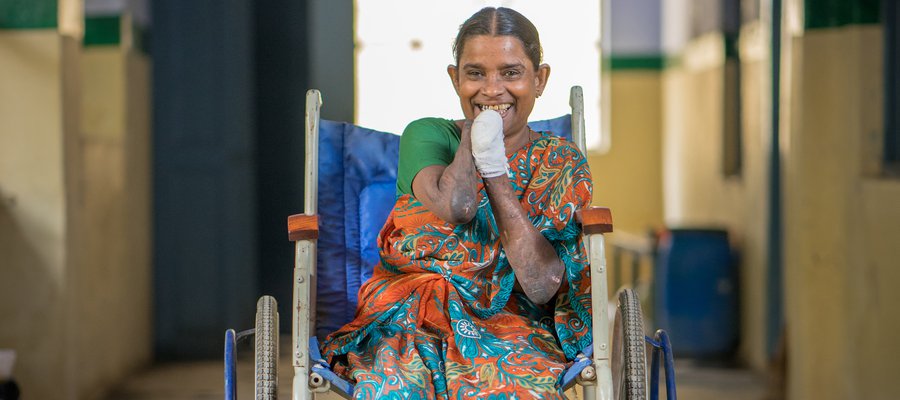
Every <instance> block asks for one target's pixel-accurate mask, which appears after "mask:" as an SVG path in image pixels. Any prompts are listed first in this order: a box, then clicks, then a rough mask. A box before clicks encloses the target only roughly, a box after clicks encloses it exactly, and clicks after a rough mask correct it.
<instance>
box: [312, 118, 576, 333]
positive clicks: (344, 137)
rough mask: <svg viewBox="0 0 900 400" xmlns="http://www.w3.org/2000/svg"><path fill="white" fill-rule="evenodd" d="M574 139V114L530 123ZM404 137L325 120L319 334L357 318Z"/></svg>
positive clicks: (320, 206)
mask: <svg viewBox="0 0 900 400" xmlns="http://www.w3.org/2000/svg"><path fill="white" fill-rule="evenodd" d="M528 125H529V126H530V127H531V129H534V130H535V131H550V132H553V134H554V135H556V136H561V137H564V138H566V139H567V140H572V128H571V116H570V115H568V114H567V115H564V116H562V117H559V118H554V119H550V120H544V121H537V122H530V123H529V124H528ZM399 149H400V136H397V135H393V134H390V133H386V132H379V131H375V130H372V129H367V128H362V127H359V126H356V125H353V124H349V123H345V122H333V121H327V120H320V122H319V181H318V183H319V184H318V213H319V239H318V247H317V250H318V257H317V264H318V268H317V271H316V272H317V284H316V292H317V293H316V335H317V336H319V337H320V338H324V337H325V336H326V335H327V334H329V333H331V332H334V331H335V330H337V329H338V328H340V327H341V326H343V325H344V324H346V323H347V322H350V320H352V319H353V316H354V314H355V313H356V303H357V294H358V292H359V287H360V286H361V285H362V283H363V282H365V281H366V280H367V279H369V277H371V276H372V269H373V266H374V265H375V263H377V262H378V248H377V245H376V240H377V237H378V233H379V231H381V228H382V226H383V225H384V222H385V221H386V220H387V216H388V214H390V211H391V209H392V208H393V206H394V202H395V201H396V199H397V196H396V190H397V189H396V188H397V186H396V184H397V159H398V154H399Z"/></svg>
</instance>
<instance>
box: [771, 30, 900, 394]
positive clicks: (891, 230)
mask: <svg viewBox="0 0 900 400" xmlns="http://www.w3.org/2000/svg"><path fill="white" fill-rule="evenodd" d="M881 43H882V39H881V28H880V26H878V25H849V26H842V27H828V28H823V29H814V30H808V31H806V32H805V33H802V34H800V35H797V36H795V37H793V38H792V47H793V55H792V57H791V60H792V61H793V65H792V67H791V72H792V74H793V76H794V77H795V80H794V82H793V84H792V85H791V88H790V90H791V95H792V96H793V98H794V100H795V101H793V102H792V103H790V108H789V111H790V113H791V120H792V121H793V124H792V125H791V126H790V134H789V142H788V143H789V153H788V155H787V157H786V162H785V168H786V171H785V172H786V185H785V187H786V192H785V196H786V207H785V218H786V220H785V223H786V224H785V227H786V232H785V246H784V248H785V265H787V266H788V268H787V269H786V271H785V272H786V275H785V287H786V290H785V301H786V321H787V324H788V334H789V336H788V349H789V362H788V365H789V371H788V376H789V387H788V388H789V397H790V398H796V399H803V398H816V399H888V398H893V397H895V393H897V392H898V391H900V382H898V381H897V380H896V379H893V378H892V371H893V365H892V364H893V363H892V355H895V354H900V345H898V344H897V342H896V340H893V336H894V333H895V332H897V331H898V329H900V317H898V314H897V312H896V309H895V307H894V306H895V305H896V304H900V293H898V291H897V290H896V289H895V288H896V286H897V285H898V284H900V270H898V269H897V260H898V259H900V249H898V247H897V243H898V242H900V224H898V223H897V221H900V207H897V204H900V181H898V180H897V179H884V178H881V177H879V176H878V175H877V174H872V173H871V172H868V171H869V170H870V169H871V168H864V166H866V165H871V164H872V163H873V162H875V163H877V162H878V159H879V154H878V153H879V152H878V149H877V145H876V146H872V144H873V143H876V144H877V143H879V141H880V138H881V137H882V134H883V132H882V128H881V117H882V114H881V113H882V111H881V110H882V103H881V102H882V96H883V90H884V89H883V87H884V85H883V81H882V66H881V60H882V58H881V57H882V53H881V49H882V47H881Z"/></svg>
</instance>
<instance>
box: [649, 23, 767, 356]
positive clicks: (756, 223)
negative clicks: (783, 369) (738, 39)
mask: <svg viewBox="0 0 900 400" xmlns="http://www.w3.org/2000/svg"><path fill="white" fill-rule="evenodd" d="M744 34H745V35H744V36H745V39H744V40H742V43H741V47H742V49H741V50H742V52H743V53H746V54H748V55H749V56H747V57H744V58H743V59H742V68H743V70H742V79H741V90H742V100H741V101H742V113H743V119H742V130H743V132H742V146H743V167H742V171H741V174H740V176H735V177H726V176H725V175H724V173H723V167H722V164H723V162H722V160H723V151H722V147H723V145H722V143H723V126H724V125H723V120H724V109H723V106H722V105H723V104H724V100H723V98H724V74H725V69H724V52H723V49H724V45H723V38H722V36H721V35H718V34H710V35H706V36H702V37H700V38H697V39H695V40H694V41H692V42H690V43H689V44H688V46H687V47H686V48H685V50H684V52H683V53H682V54H681V59H680V62H679V63H678V64H677V65H675V66H672V67H670V68H667V69H666V71H665V74H664V77H663V93H664V94H663V115H664V122H663V155H662V158H663V161H662V168H663V192H664V204H665V206H664V207H665V221H666V224H667V225H668V226H692V227H696V226H701V227H721V228H726V229H727V230H728V232H729V235H730V238H731V241H732V242H733V245H734V246H735V247H736V248H737V249H738V251H739V254H740V256H741V260H740V266H739V271H740V285H741V288H740V295H741V299H740V302H741V348H740V349H739V355H740V357H741V359H742V360H743V361H745V362H746V363H748V364H749V365H751V366H753V367H754V368H757V369H762V368H763V367H764V366H765V363H766V356H765V350H764V348H765V347H764V346H765V323H766V321H765V314H764V310H765V304H766V303H765V295H766V290H765V278H766V274H765V272H766V218H767V213H768V207H767V205H766V193H767V190H768V187H767V185H768V183H767V182H768V179H767V177H766V173H767V160H768V158H767V157H768V147H769V143H768V133H767V132H768V129H767V122H766V121H767V119H766V118H767V117H766V110H767V109H768V107H769V106H768V100H767V99H768V97H767V96H768V94H767V93H768V91H767V90H766V86H765V85H766V82H768V76H767V74H768V68H767V63H768V59H767V56H766V55H765V52H760V51H757V50H756V49H757V48H758V47H759V46H761V43H765V40H767V39H766V38H765V37H764V36H765V35H764V34H763V30H762V27H760V26H748V27H745V29H744ZM744 49H746V51H745V50H744Z"/></svg>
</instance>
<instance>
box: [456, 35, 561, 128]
mask: <svg viewBox="0 0 900 400" xmlns="http://www.w3.org/2000/svg"><path fill="white" fill-rule="evenodd" d="M447 72H448V73H449V74H450V79H451V80H452V81H453V86H454V88H455V89H456V94H457V95H459V103H460V105H461V106H462V111H463V114H465V116H466V119H468V120H471V119H474V118H475V117H476V116H477V115H478V114H480V113H481V111H483V110H485V109H489V108H490V109H494V110H496V111H497V112H498V113H500V116H501V117H503V134H504V135H505V136H507V137H508V136H512V135H516V134H518V133H523V132H526V125H527V123H528V116H529V115H530V114H531V110H532V109H533V108H534V100H535V99H536V98H537V97H538V96H539V95H540V94H541V92H543V90H544V85H546V83H547V77H548V76H549V74H550V67H549V66H547V65H546V64H542V65H541V66H540V68H538V69H537V70H535V68H534V64H533V63H532V62H531V60H530V59H529V58H528V55H526V54H525V49H524V48H523V46H522V41H520V40H519V39H518V38H516V37H515V36H488V35H479V36H472V37H470V38H468V40H466V42H465V45H464V46H463V49H462V53H461V55H460V57H459V65H457V66H453V65H451V66H448V67H447Z"/></svg>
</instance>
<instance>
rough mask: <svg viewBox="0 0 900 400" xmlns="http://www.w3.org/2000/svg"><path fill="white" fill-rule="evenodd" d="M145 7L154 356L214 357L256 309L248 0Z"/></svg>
mask: <svg viewBox="0 0 900 400" xmlns="http://www.w3.org/2000/svg"><path fill="white" fill-rule="evenodd" d="M152 7H153V10H152V13H153V41H152V43H151V54H152V57H153V73H154V74H153V97H154V103H153V107H154V114H153V132H154V149H153V153H154V210H155V215H154V224H155V225H154V232H155V234H154V256H155V260H154V266H155V272H154V274H155V276H154V290H155V304H154V312H155V315H154V320H155V324H154V325H155V347H156V348H155V351H156V356H157V358H161V359H172V358H198V357H212V356H217V355H219V354H220V353H221V348H222V339H221V337H222V335H223V332H224V331H225V329H226V328H227V327H234V328H249V327H251V326H252V323H253V316H254V305H255V304H256V302H255V298H256V295H257V268H256V257H257V254H256V246H257V245H256V237H257V235H256V221H255V218H256V217H255V216H256V200H255V194H254V193H255V163H254V156H253V155H254V154H255V153H254V140H253V131H254V120H253V93H252V90H253V79H254V76H253V42H252V29H253V9H252V2H245V1H226V2H222V1H218V0H195V1H180V0H160V1H154V2H153V3H152Z"/></svg>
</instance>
